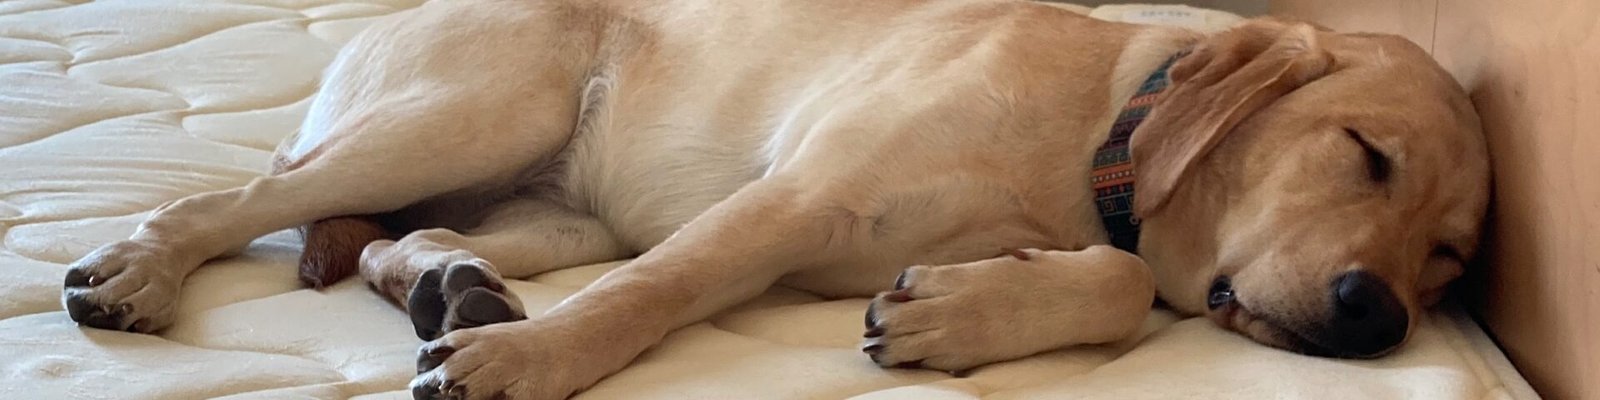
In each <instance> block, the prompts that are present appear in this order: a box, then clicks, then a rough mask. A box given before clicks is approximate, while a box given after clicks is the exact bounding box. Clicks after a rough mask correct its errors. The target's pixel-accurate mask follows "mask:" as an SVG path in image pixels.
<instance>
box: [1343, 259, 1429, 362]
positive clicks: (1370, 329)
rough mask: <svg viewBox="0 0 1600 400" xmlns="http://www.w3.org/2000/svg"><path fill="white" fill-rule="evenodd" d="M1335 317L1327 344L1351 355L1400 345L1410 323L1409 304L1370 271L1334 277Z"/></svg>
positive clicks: (1378, 352)
mask: <svg viewBox="0 0 1600 400" xmlns="http://www.w3.org/2000/svg"><path fill="white" fill-rule="evenodd" d="M1333 300H1334V301H1333V303H1334V310H1333V311H1334V312H1333V319H1332V320H1331V321H1329V322H1330V324H1329V325H1330V326H1329V327H1330V328H1331V329H1330V331H1329V332H1328V337H1326V338H1325V339H1326V342H1325V344H1326V345H1329V346H1330V347H1332V350H1334V351H1335V352H1338V353H1340V354H1342V355H1344V356H1348V357H1372V356H1378V355H1382V354H1383V353H1384V352H1386V351H1388V350H1389V349H1391V348H1394V347H1395V346H1397V345H1399V344H1400V342H1401V341H1404V340H1405V338H1406V329H1407V328H1408V325H1409V324H1410V316H1409V315H1408V314H1407V311H1406V306H1405V304H1402V303H1401V302H1400V298H1399V297H1396V296H1395V294H1394V291H1393V290H1391V289H1390V288H1389V284H1388V283H1386V282H1384V280H1383V279H1382V278H1379V277H1378V276H1377V275H1373V274H1372V273H1370V272H1367V271H1352V272H1348V273H1345V274H1343V275H1339V277H1338V278H1335V279H1334V280H1333Z"/></svg>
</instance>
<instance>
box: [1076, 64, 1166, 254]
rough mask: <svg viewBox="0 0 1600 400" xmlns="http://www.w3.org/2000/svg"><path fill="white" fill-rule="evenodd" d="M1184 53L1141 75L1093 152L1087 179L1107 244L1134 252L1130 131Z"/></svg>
mask: <svg viewBox="0 0 1600 400" xmlns="http://www.w3.org/2000/svg"><path fill="white" fill-rule="evenodd" d="M1187 53H1188V52H1187V51H1184V52H1179V53H1178V54H1175V55H1173V56H1171V57H1169V58H1167V60H1166V62H1163V63H1161V66H1159V67H1156V69H1155V71H1154V72H1151V73H1150V75H1149V76H1148V77H1146V78H1145V79H1144V82H1143V83H1141V84H1140V85H1139V88H1138V89H1137V90H1136V91H1135V92H1134V94H1133V98H1131V99H1129V100H1128V104H1127V105H1124V106H1123V107H1122V112H1120V113H1118V114H1117V119H1116V121H1115V122H1113V123H1112V124H1111V135H1110V136H1108V137H1107V138H1106V142H1105V144H1102V145H1101V146H1100V148H1099V149H1098V150H1095V153H1094V167H1093V169H1092V170H1091V172H1090V174H1089V183H1090V186H1091V187H1092V188H1094V200H1095V206H1096V208H1097V210H1098V211H1099V213H1100V221H1101V222H1102V223H1103V224H1104V225H1105V229H1106V235H1107V237H1108V238H1110V240H1111V245H1112V246H1115V247H1117V248H1119V249H1122V250H1124V251H1127V252H1130V253H1138V247H1139V217H1137V216H1135V215H1134V214H1133V195H1134V183H1135V179H1134V178H1135V177H1134V173H1133V156H1132V152H1131V150H1132V148H1131V147H1129V142H1130V141H1129V139H1130V138H1132V137H1133V131H1134V129H1136V128H1138V127H1139V123H1141V122H1144V118H1145V116H1147V115H1149V114H1150V109H1151V108H1152V107H1154V105H1155V102H1156V99H1157V98H1159V97H1160V96H1161V94H1162V92H1164V91H1166V89H1167V84H1168V79H1167V70H1168V69H1170V68H1171V67H1172V64H1173V63H1174V62H1176V61H1177V60H1178V59H1179V58H1181V57H1183V55H1184V54H1187Z"/></svg>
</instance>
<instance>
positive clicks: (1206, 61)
mask: <svg viewBox="0 0 1600 400" xmlns="http://www.w3.org/2000/svg"><path fill="white" fill-rule="evenodd" d="M1330 62H1331V61H1330V58H1329V56H1328V54H1327V52H1325V51H1323V50H1322V49H1321V48H1319V47H1318V46H1317V31H1316V28H1314V27H1312V26H1311V25H1306V24H1299V23H1295V24H1290V23H1285V22H1280V21H1276V20H1253V21H1250V22H1247V23H1244V24H1242V25H1240V26H1238V27H1235V28H1233V29H1230V30H1228V31H1225V32H1222V33H1218V34H1216V35H1214V36H1212V37H1210V38H1207V39H1205V40H1204V41H1202V42H1201V43H1200V44H1199V45H1198V46H1196V48H1195V49H1194V51H1193V52H1192V53H1190V54H1189V55H1187V56H1184V57H1183V58H1181V59H1179V60H1178V61H1177V62H1176V63H1175V64H1173V66H1172V67H1171V69H1169V70H1168V72H1167V73H1168V77H1169V78H1170V79H1171V82H1172V83H1171V88H1170V89H1169V90H1168V93H1167V94H1166V95H1165V96H1163V97H1162V98H1161V99H1160V100H1159V101H1158V102H1157V103H1156V105H1155V108H1154V109H1152V110H1151V113H1150V115H1149V116H1148V117H1147V118H1146V119H1145V121H1144V123H1142V124H1140V126H1139V128H1138V129H1137V130H1136V131H1135V132H1134V134H1133V138H1132V144H1131V146H1132V152H1133V163H1134V164H1133V165H1134V169H1135V174H1136V175H1138V177H1139V194H1138V195H1137V196H1134V211H1135V212H1136V213H1138V214H1139V215H1140V216H1149V215H1152V214H1154V213H1155V212H1156V211H1158V210H1160V209H1161V207H1162V206H1163V205H1165V204H1166V203H1167V200H1168V199H1169V198H1170V197H1171V196H1172V193H1173V191H1174V190H1176V189H1177V186H1178V184H1179V183H1181V182H1182V181H1183V179H1184V178H1185V176H1186V175H1187V174H1188V173H1189V172H1190V171H1189V170H1190V169H1192V168H1193V167H1194V166H1195V165H1196V164H1199V162H1200V160H1201V159H1202V158H1203V157H1205V156H1206V153H1209V152H1210V151H1211V149H1212V148H1213V147H1215V146H1216V145H1217V143H1219V142H1221V141H1222V138H1223V137H1224V136H1225V135H1227V133H1228V132H1229V131H1231V130H1233V128H1234V127H1235V126H1238V125H1239V123H1240V122H1241V121H1243V120H1244V119H1245V118H1246V117H1248V116H1250V114H1252V113H1254V112H1256V111H1257V110H1260V109H1262V108H1263V107H1266V106H1267V105H1268V104H1272V102H1273V101H1276V100H1277V99H1278V98H1279V97H1282V96H1283V95H1284V94H1286V93H1289V92H1290V91H1292V90H1294V89H1295V88H1298V87H1300V86H1301V85H1304V84H1306V83H1307V82H1310V81H1312V80H1314V79H1317V78H1318V77H1320V76H1322V75H1323V74H1324V72H1325V71H1326V70H1327V69H1328V64H1329V63H1330Z"/></svg>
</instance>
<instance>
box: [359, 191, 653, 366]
mask: <svg viewBox="0 0 1600 400" xmlns="http://www.w3.org/2000/svg"><path fill="white" fill-rule="evenodd" d="M629 254H630V250H629V249H628V248H627V247H626V246H623V245H622V243H621V242H618V241H617V239H616V238H615V237H614V236H612V234H611V231H610V229H609V228H607V227H606V226H605V225H604V224H603V223H601V222H600V220H599V219H598V218H596V217H594V216H593V215H590V214H586V213H583V212H580V211H577V210H573V209H571V208H568V207H566V206H563V205H561V204H558V203H556V202H553V201H546V200H536V199H516V200H511V201H508V202H505V203H502V204H498V205H495V206H494V207H492V209H491V210H490V211H489V212H488V213H487V215H486V216H485V218H484V221H483V223H482V224H480V225H479V226H477V227H474V228H471V229H467V230H465V231H464V232H461V233H458V232H456V231H453V230H449V229H443V228H439V229H425V230H420V231H416V232H412V233H411V234H409V235H406V236H405V237H404V238H402V239H400V240H399V241H398V242H396V241H387V240H382V241H377V242H373V243H372V244H370V245H368V246H367V248H366V251H364V252H363V254H362V257H361V275H362V277H363V278H365V279H366V280H367V282H368V283H370V284H372V286H373V287H374V288H375V289H376V290H378V291H379V292H381V293H382V294H383V295H384V296H385V297H388V298H389V299H390V300H393V301H394V302H395V303H396V304H400V305H402V306H403V307H405V308H406V312H407V313H408V314H410V315H411V322H412V325H413V327H414V328H415V329H416V331H417V336H418V337H420V338H422V339H423V340H433V339H435V338H437V337H438V336H439V335H441V334H444V333H447V332H449V331H452V330H456V329H462V328H469V327H474V326H482V325H488V324H492V323H499V322H506V321H513V320H519V319H523V318H524V317H525V316H526V314H525V313H524V312H523V311H522V304H521V301H520V300H519V299H517V297H516V294H514V293H512V292H510V291H509V290H507V289H506V287H505V284H504V282H502V281H501V276H505V277H511V278H524V277H528V276H532V275H535V274H538V273H541V272H545V271H551V270H556V269H561V268H566V267H574V266H579V265H585V264H592V263H597V262H604V261H613V260H618V259H621V258H624V257H627V256H628V255H629Z"/></svg>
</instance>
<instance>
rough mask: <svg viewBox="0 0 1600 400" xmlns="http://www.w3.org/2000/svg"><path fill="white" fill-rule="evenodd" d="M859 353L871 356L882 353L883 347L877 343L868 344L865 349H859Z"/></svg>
mask: <svg viewBox="0 0 1600 400" xmlns="http://www.w3.org/2000/svg"><path fill="white" fill-rule="evenodd" d="M861 352H862V353H867V354H871V355H877V354H878V353H882V352H883V345H881V344H877V343H874V344H869V345H867V347H862V348H861Z"/></svg>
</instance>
